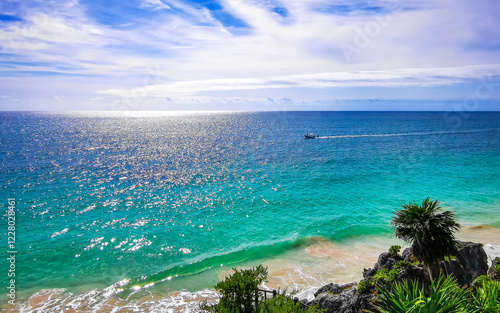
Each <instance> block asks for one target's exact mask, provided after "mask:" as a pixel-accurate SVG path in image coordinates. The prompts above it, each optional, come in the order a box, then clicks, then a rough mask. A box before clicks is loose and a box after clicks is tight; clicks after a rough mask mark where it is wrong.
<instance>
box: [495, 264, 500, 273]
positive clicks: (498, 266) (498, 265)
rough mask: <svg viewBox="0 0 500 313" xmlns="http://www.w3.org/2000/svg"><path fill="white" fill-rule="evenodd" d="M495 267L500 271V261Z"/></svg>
mask: <svg viewBox="0 0 500 313" xmlns="http://www.w3.org/2000/svg"><path fill="white" fill-rule="evenodd" d="M495 269H496V270H497V271H500V263H498V264H497V265H495Z"/></svg>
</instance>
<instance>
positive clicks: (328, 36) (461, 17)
mask: <svg viewBox="0 0 500 313" xmlns="http://www.w3.org/2000/svg"><path fill="white" fill-rule="evenodd" d="M346 3H348V4H346ZM0 8H1V9H2V12H4V13H3V14H2V15H1V16H0V21H1V24H0V48H1V50H0V67H1V68H0V82H1V85H0V86H1V87H0V95H2V97H1V98H0V106H1V108H2V109H16V108H17V107H21V108H26V109H30V108H31V109H42V110H43V109H45V108H46V109H51V106H50V105H49V102H51V101H55V102H56V103H59V104H58V106H57V107H58V108H65V109H69V110H82V109H83V110H85V109H113V108H118V107H119V105H117V104H119V103H123V102H127V101H128V100H127V99H134V100H133V101H134V103H137V105H136V107H138V108H140V107H141V104H140V103H141V101H144V104H146V102H148V101H151V99H152V98H154V99H155V101H156V102H157V106H156V107H158V108H161V107H162V104H161V103H164V107H165V109H172V108H174V109H175V105H173V104H172V101H171V100H172V99H177V98H178V99H182V101H178V103H179V106H182V105H184V104H185V103H192V102H199V101H200V99H205V100H204V101H205V103H206V105H207V109H210V108H211V107H210V105H211V103H215V102H217V101H221V102H224V101H225V102H226V103H228V101H229V102H230V101H232V100H228V99H240V98H244V99H246V103H247V104H248V106H249V108H248V109H251V107H252V103H253V102H255V103H260V102H259V101H260V100H259V99H266V98H269V97H274V98H276V99H278V98H289V99H291V101H294V102H295V103H307V102H308V101H309V102H310V103H317V101H324V100H327V99H369V98H377V97H378V98H387V99H389V98H391V95H392V98H394V99H401V100H416V99H422V98H423V99H443V100H447V99H461V98H465V97H467V96H468V95H470V94H471V93H473V92H474V90H475V89H476V88H477V86H478V84H481V82H482V81H487V83H488V88H489V90H490V94H489V98H488V100H498V99H500V97H499V93H498V90H499V89H500V84H499V82H500V79H499V78H500V53H498V52H499V48H500V27H499V26H500V21H498V18H497V17H498V16H499V15H500V4H497V3H495V2H493V1H487V0H479V1H476V2H473V3H472V2H470V1H465V0H459V1H451V0H440V1H421V2H418V3H407V2H403V1H396V0H392V1H380V0H379V1H370V2H366V1H358V0H353V1H350V2H345V1H335V0H334V1H326V0H307V1H298V0H290V1H286V2H285V1H275V0H267V1H256V0H252V1H242V0H220V1H213V0H204V1H196V2H195V1H190V0H134V1H132V0H131V1H126V2H123V1H118V0H113V1H107V2H106V3H103V2H101V1H97V0H80V1H76V0H68V1H55V0H54V1H46V2H44V3H41V2H38V1H23V2H7V3H2V4H1V5H0ZM422 94H425V96H422ZM207 99H208V100H207ZM161 101H163V102H161ZM252 101H253V102H252ZM113 103H114V106H113V105H111V104H113ZM144 107H147V106H146V105H145V106H144ZM270 108H272V105H270ZM178 109H183V108H182V107H179V108H178ZM353 109H356V108H353ZM403 109H404V108H403ZM499 109H500V107H499Z"/></svg>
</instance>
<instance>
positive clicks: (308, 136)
mask: <svg viewBox="0 0 500 313" xmlns="http://www.w3.org/2000/svg"><path fill="white" fill-rule="evenodd" d="M304 137H305V138H306V139H314V138H318V137H319V135H315V134H312V133H311V134H307V135H304Z"/></svg>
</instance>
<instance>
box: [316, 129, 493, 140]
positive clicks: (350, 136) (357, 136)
mask: <svg viewBox="0 0 500 313" xmlns="http://www.w3.org/2000/svg"><path fill="white" fill-rule="evenodd" d="M495 130H500V128H488V129H470V130H462V131H458V130H457V131H441V132H415V133H396V134H360V135H338V136H320V137H316V139H338V138H361V137H397V136H426V135H447V134H467V133H477V132H487V131H495Z"/></svg>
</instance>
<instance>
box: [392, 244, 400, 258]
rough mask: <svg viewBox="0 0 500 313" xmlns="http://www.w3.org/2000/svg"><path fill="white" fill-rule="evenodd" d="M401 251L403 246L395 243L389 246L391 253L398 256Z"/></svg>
mask: <svg viewBox="0 0 500 313" xmlns="http://www.w3.org/2000/svg"><path fill="white" fill-rule="evenodd" d="M399 251H401V246H398V245H394V246H391V247H390V248H389V255H391V256H396V255H398V253H399Z"/></svg>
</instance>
